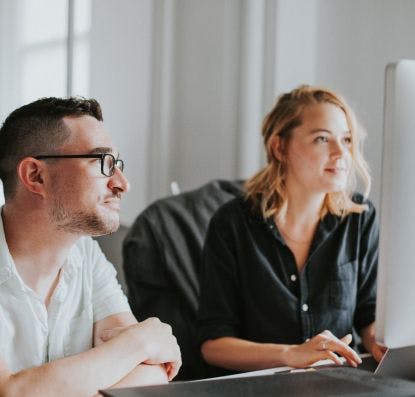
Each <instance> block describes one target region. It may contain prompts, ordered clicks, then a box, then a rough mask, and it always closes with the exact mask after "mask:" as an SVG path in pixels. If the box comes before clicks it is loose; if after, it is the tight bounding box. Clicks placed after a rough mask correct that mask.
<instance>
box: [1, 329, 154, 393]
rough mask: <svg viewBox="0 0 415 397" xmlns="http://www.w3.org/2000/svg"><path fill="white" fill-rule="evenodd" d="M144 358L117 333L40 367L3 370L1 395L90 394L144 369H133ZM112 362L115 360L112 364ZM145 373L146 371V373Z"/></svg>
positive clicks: (136, 377)
mask: <svg viewBox="0 0 415 397" xmlns="http://www.w3.org/2000/svg"><path fill="white" fill-rule="evenodd" d="M146 358H147V357H145V353H144V352H143V351H142V350H140V349H136V348H134V349H132V348H131V341H130V338H129V336H128V335H127V334H125V335H120V336H119V337H117V338H114V339H112V340H110V341H108V342H107V343H105V344H102V345H100V346H97V347H95V348H93V349H90V350H88V351H86V352H83V353H80V354H77V355H74V356H71V357H66V358H62V359H59V360H56V361H53V362H50V363H48V364H45V365H42V366H40V367H34V368H30V369H27V370H23V371H20V372H18V373H16V374H7V373H6V371H3V372H2V374H3V376H2V379H0V395H1V396H6V397H7V396H22V397H24V396H31V397H37V396H42V397H48V396H51V397H52V396H57V395H60V394H62V390H65V396H74V397H75V396H88V397H90V396H92V395H94V394H95V393H96V391H97V390H98V389H106V388H109V387H111V386H112V385H115V384H117V383H118V382H120V381H121V380H122V379H123V378H126V379H128V376H127V375H128V374H130V373H131V376H133V375H134V374H135V371H137V373H136V374H135V375H134V376H135V380H136V381H137V383H139V376H140V374H141V375H144V374H145V371H144V370H138V368H139V367H138V368H137V370H135V368H136V367H137V366H138V364H140V363H141V362H143V361H144V360H145V359H146ZM114 363H116V364H115V365H114ZM147 375H148V374H147Z"/></svg>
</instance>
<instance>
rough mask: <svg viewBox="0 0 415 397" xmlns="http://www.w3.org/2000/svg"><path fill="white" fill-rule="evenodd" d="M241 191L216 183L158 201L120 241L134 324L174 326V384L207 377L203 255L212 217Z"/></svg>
mask: <svg viewBox="0 0 415 397" xmlns="http://www.w3.org/2000/svg"><path fill="white" fill-rule="evenodd" d="M241 192H242V183H241V182H230V181H223V180H216V181H213V182H210V183H207V184H206V185H204V186H202V187H200V188H199V189H196V190H193V191H190V192H186V193H182V194H179V195H176V196H171V197H168V198H165V199H161V200H158V201H156V202H154V203H153V204H151V205H150V206H149V207H148V208H147V209H145V210H144V211H143V212H142V213H141V214H140V215H139V216H138V217H137V219H136V221H135V222H134V224H133V226H132V227H131V230H130V231H129V233H128V235H127V236H126V238H125V240H124V244H123V268H124V273H125V279H126V283H127V286H128V297H129V301H130V305H131V308H132V310H133V313H134V315H135V316H136V317H137V319H138V320H143V319H145V318H147V317H151V316H156V317H159V318H160V319H161V320H162V321H164V322H166V323H169V324H170V325H171V326H172V328H173V333H174V335H175V336H176V338H177V340H178V343H179V345H180V348H181V351H182V359H183V365H182V368H181V370H180V372H179V374H178V376H177V377H176V379H177V380H190V379H199V378H204V377H207V376H209V375H210V372H209V368H208V366H207V365H206V364H205V362H204V361H203V359H202V356H201V353H200V348H199V345H198V342H197V330H196V317H197V310H198V304H199V281H198V273H199V267H200V258H201V252H202V247H203V243H204V239H205V236H206V232H207V228H208V224H209V221H210V219H211V217H212V215H213V214H214V212H215V211H216V210H217V209H218V208H219V207H220V206H221V205H222V204H224V203H226V202H227V201H229V200H231V199H232V198H234V197H236V196H238V195H240V194H241Z"/></svg>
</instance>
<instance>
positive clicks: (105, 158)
mask: <svg viewBox="0 0 415 397" xmlns="http://www.w3.org/2000/svg"><path fill="white" fill-rule="evenodd" d="M34 158H35V159H37V160H43V159H100V160H101V174H102V175H104V176H113V175H114V172H115V168H118V169H119V170H120V171H124V161H122V160H121V159H116V158H115V157H114V156H113V155H112V154H110V153H100V154H61V155H58V154H57V155H44V156H34Z"/></svg>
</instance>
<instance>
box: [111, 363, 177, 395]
mask: <svg viewBox="0 0 415 397" xmlns="http://www.w3.org/2000/svg"><path fill="white" fill-rule="evenodd" d="M168 381H169V379H168V377H167V373H166V369H165V367H164V365H162V364H159V365H146V364H140V365H138V366H137V367H135V368H134V369H133V370H132V371H131V372H130V373H129V374H128V375H127V376H125V377H124V378H122V379H121V380H120V381H119V382H118V383H116V384H115V385H113V386H111V389H116V388H119V387H132V386H138V385H139V386H148V385H159V384H164V383H168Z"/></svg>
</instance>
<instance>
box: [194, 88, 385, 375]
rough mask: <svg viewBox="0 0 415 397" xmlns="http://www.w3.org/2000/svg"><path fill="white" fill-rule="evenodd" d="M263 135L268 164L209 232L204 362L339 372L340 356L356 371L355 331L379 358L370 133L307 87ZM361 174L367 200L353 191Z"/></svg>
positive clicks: (332, 99)
mask: <svg viewBox="0 0 415 397" xmlns="http://www.w3.org/2000/svg"><path fill="white" fill-rule="evenodd" d="M262 133H263V138H264V143H265V149H266V152H267V159H268V161H267V165H266V166H265V168H263V169H262V170H261V171H260V172H258V173H257V174H256V175H255V176H253V177H252V178H251V179H250V180H248V181H247V183H246V194H245V197H241V198H237V199H235V200H232V201H231V202H229V203H227V204H225V205H224V206H223V207H221V208H220V209H219V211H218V212H217V213H216V214H215V216H214V217H213V219H212V221H211V223H210V226H209V231H208V235H207V238H206V242H205V247H204V253H203V266H202V273H201V277H200V280H201V307H200V316H199V325H200V338H201V343H202V345H201V349H202V354H203V357H204V359H205V360H206V361H207V362H208V363H209V364H212V365H215V366H218V367H222V368H226V369H231V370H239V371H248V370H256V369H262V368H269V367H276V366H285V365H287V366H292V367H304V366H308V365H310V364H312V363H314V362H316V361H318V360H322V359H331V360H333V361H334V362H335V363H339V364H340V363H341V361H340V359H339V356H338V355H340V356H343V357H344V358H345V359H346V360H347V362H348V363H349V364H350V365H352V366H357V365H358V364H359V363H360V362H361V360H360V358H359V356H358V355H357V353H356V352H355V351H354V350H353V349H352V348H351V347H350V346H349V344H350V343H351V342H352V337H351V333H352V329H353V328H355V329H356V330H357V332H359V334H360V336H361V338H362V343H363V345H364V346H365V348H366V349H367V350H368V351H369V352H372V354H373V355H374V357H375V358H376V359H377V360H380V358H381V356H382V354H383V349H382V348H381V347H380V346H378V345H376V343H375V339H374V319H375V301H376V298H375V293H376V287H375V281H376V266H377V256H378V228H377V224H376V216H375V209H374V207H373V205H372V204H371V203H370V202H369V201H368V200H366V199H365V197H366V196H367V193H368V191H369V188H370V177H369V173H368V167H367V164H366V162H365V160H364V159H363V157H362V154H361V149H360V146H361V141H362V138H363V131H362V130H361V129H360V128H359V126H358V124H357V122H356V120H355V117H354V115H353V112H352V110H351V109H350V108H349V107H348V105H347V104H346V103H345V101H344V100H343V99H342V98H340V97H339V96H338V95H336V94H335V93H333V92H331V91H329V90H326V89H322V88H316V87H310V86H300V87H298V88H297V89H295V90H293V91H291V92H290V93H286V94H284V95H282V96H281V97H280V98H279V100H278V102H277V104H276V105H275V107H274V108H273V109H272V110H271V112H270V113H269V114H268V115H267V116H266V118H265V120H264V123H263V129H262ZM357 175H359V176H360V177H361V179H362V180H363V182H364V185H365V187H366V194H365V196H362V195H360V194H355V193H353V191H354V188H355V182H356V178H355V177H356V176H357ZM336 353H337V354H336Z"/></svg>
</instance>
